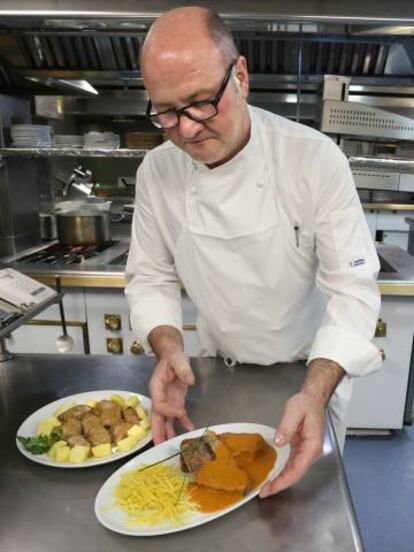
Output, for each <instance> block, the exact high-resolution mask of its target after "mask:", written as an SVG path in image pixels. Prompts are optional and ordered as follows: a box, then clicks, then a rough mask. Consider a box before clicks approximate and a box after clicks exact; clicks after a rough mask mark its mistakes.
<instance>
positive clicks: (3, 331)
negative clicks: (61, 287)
mask: <svg viewBox="0 0 414 552" xmlns="http://www.w3.org/2000/svg"><path fill="white" fill-rule="evenodd" d="M63 295H64V292H60V293H56V295H53V297H49V298H48V299H46V300H45V301H42V302H41V303H39V304H38V305H36V306H34V307H33V308H31V309H30V310H28V311H25V312H24V313H23V314H22V315H21V316H19V317H18V318H16V319H15V320H14V321H13V322H11V323H10V324H7V325H5V326H0V339H2V338H4V337H6V335H8V334H9V333H11V332H12V331H13V330H16V329H17V328H19V327H20V326H21V325H22V324H24V323H25V322H27V321H28V320H31V319H32V318H33V317H35V316H36V315H37V314H40V313H41V312H42V311H44V310H45V309H47V308H48V307H49V306H50V305H53V303H58V302H59V301H61V300H62V297H63Z"/></svg>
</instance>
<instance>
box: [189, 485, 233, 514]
mask: <svg viewBox="0 0 414 552" xmlns="http://www.w3.org/2000/svg"><path fill="white" fill-rule="evenodd" d="M188 492H189V494H190V498H191V500H192V501H193V502H195V503H196V504H197V506H198V507H199V509H200V511H201V512H204V513H209V512H216V511H217V510H221V509H222V508H226V507H227V506H230V504H234V503H235V502H238V501H239V500H241V499H242V498H243V494H242V493H236V492H227V491H216V490H215V489H209V488H208V487H203V486H202V485H197V483H190V484H189V485H188Z"/></svg>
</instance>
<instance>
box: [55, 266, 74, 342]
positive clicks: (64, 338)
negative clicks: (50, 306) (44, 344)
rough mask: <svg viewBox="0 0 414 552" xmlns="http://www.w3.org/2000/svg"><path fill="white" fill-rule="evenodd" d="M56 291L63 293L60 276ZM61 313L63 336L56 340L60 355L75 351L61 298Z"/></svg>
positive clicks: (57, 280) (57, 277) (57, 279)
mask: <svg viewBox="0 0 414 552" xmlns="http://www.w3.org/2000/svg"><path fill="white" fill-rule="evenodd" d="M56 290H57V292H58V293H59V294H60V293H61V291H62V288H61V285H60V276H56ZM59 312H60V320H61V322H62V331H63V335H61V336H59V337H58V338H57V340H56V349H57V350H58V352H59V353H68V352H69V351H71V350H72V349H73V338H72V337H71V336H70V335H68V330H67V328H66V320H65V311H64V309H63V298H62V297H61V298H60V301H59Z"/></svg>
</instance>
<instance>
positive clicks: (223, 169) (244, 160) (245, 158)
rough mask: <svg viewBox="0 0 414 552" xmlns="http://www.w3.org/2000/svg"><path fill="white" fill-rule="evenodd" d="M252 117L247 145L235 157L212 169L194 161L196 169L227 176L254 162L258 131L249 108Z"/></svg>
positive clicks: (207, 173)
mask: <svg viewBox="0 0 414 552" xmlns="http://www.w3.org/2000/svg"><path fill="white" fill-rule="evenodd" d="M249 115H250V137H249V140H248V142H247V144H246V145H245V146H244V147H243V149H241V150H240V151H239V152H238V153H237V154H236V155H235V156H234V157H232V158H231V159H229V161H227V162H226V163H223V164H222V165H219V166H218V167H214V168H213V169H210V167H207V165H205V164H204V163H201V162H200V161H196V160H195V159H192V163H193V167H194V169H195V170H196V171H197V172H198V173H201V174H206V175H212V176H213V175H214V176H227V175H231V174H234V171H235V170H237V171H240V169H241V168H242V167H244V166H245V165H247V164H249V163H251V162H252V161H253V162H254V159H255V156H256V151H257V145H258V141H259V138H258V131H257V124H256V122H255V118H254V114H253V112H252V110H251V109H250V107H249Z"/></svg>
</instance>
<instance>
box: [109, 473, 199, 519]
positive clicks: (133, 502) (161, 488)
mask: <svg viewBox="0 0 414 552" xmlns="http://www.w3.org/2000/svg"><path fill="white" fill-rule="evenodd" d="M143 468H146V469H143ZM187 486H188V477H187V476H185V475H184V474H183V473H182V472H181V471H180V469H179V468H177V467H175V466H169V465H164V464H158V465H155V466H152V467H146V466H144V465H143V466H140V467H139V468H138V469H135V470H132V471H130V472H127V473H125V474H123V475H122V476H121V481H120V483H119V485H118V486H117V487H116V489H115V491H114V496H115V500H116V503H117V505H118V506H119V507H120V508H121V509H122V510H123V511H124V512H125V513H126V514H127V522H128V525H130V526H133V525H149V526H151V527H153V526H155V525H158V524H159V523H163V522H171V523H173V524H174V525H181V524H182V523H183V522H184V521H185V519H186V517H187V515H189V514H191V513H193V512H195V511H197V506H196V505H195V504H194V503H193V502H191V500H190V498H189V495H188V491H187ZM177 499H178V502H177Z"/></svg>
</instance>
